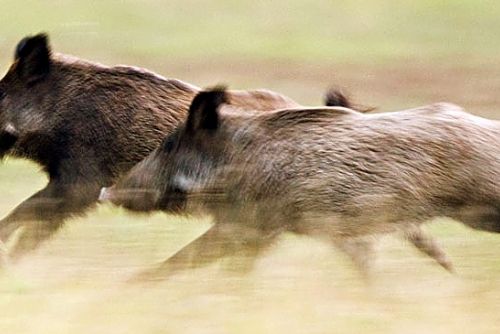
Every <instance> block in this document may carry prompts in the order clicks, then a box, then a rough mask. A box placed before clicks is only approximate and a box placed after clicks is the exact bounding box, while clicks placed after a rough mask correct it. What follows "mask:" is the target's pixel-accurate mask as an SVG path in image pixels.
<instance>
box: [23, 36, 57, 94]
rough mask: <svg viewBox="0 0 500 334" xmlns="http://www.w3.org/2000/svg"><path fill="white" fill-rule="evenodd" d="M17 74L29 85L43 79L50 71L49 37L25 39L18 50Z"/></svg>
mask: <svg viewBox="0 0 500 334" xmlns="http://www.w3.org/2000/svg"><path fill="white" fill-rule="evenodd" d="M15 59H16V61H17V67H16V68H17V72H18V74H19V76H20V77H21V78H22V79H23V80H25V81H26V82H27V83H28V85H31V84H34V83H35V82H37V81H39V80H41V79H43V78H44V77H45V75H47V74H48V73H49V70H50V47H49V44H48V36H47V35H46V34H38V35H35V36H29V37H25V38H23V39H22V40H21V41H20V42H19V44H18V45H17V48H16V54H15Z"/></svg>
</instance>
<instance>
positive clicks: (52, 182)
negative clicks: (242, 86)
mask: <svg viewBox="0 0 500 334" xmlns="http://www.w3.org/2000/svg"><path fill="white" fill-rule="evenodd" d="M198 91H199V89H198V88H197V87H195V86H193V85H190V84H187V83H184V82H181V81H179V80H175V79H167V78H164V77H161V76H159V75H157V74H155V73H152V72H149V71H147V70H144V69H140V68H136V67H129V66H115V67H108V66H104V65H100V64H97V63H93V62H89V61H84V60H80V59H77V58H75V57H70V56H66V55H63V54H56V53H52V52H51V50H50V46H49V43H48V38H47V36H46V35H45V34H40V35H36V36H33V37H26V38H24V39H23V40H22V41H20V43H19V44H18V46H17V48H16V50H15V57H14V62H13V64H12V66H11V67H10V68H9V70H8V72H7V73H6V75H5V76H4V77H3V79H1V81H0V159H1V158H2V157H4V156H6V155H9V156H13V157H19V158H25V159H30V160H32V161H34V162H36V163H38V164H39V165H40V166H41V167H42V168H43V171H44V172H45V173H46V174H47V175H48V178H49V182H48V184H47V185H46V187H45V188H43V189H41V190H40V191H38V192H37V193H36V194H34V195H33V196H31V197H30V198H28V199H27V200H26V201H24V202H23V203H21V204H20V205H19V206H18V207H16V208H15V209H14V210H13V211H12V212H11V213H10V214H8V215H7V216H6V217H5V218H3V219H2V220H1V221H0V244H1V241H6V240H7V239H8V238H9V236H11V234H12V233H13V232H14V231H15V230H16V229H18V228H19V227H21V226H23V227H24V229H23V230H22V234H21V235H20V238H19V241H18V243H17V244H16V245H15V246H14V247H13V249H11V250H10V255H11V257H13V258H16V257H19V256H20V255H21V254H23V253H25V252H26V251H28V250H31V249H33V248H36V247H37V246H38V245H39V244H40V243H41V242H42V241H43V240H45V239H46V238H48V237H49V236H50V235H52V234H53V233H54V232H55V231H56V230H58V229H59V228H60V227H61V226H62V224H63V222H64V221H65V220H67V219H68V218H69V217H71V216H74V215H80V214H83V213H85V212H87V211H88V209H89V208H91V207H92V206H93V205H94V204H95V203H96V202H97V197H98V194H99V190H100V188H101V187H103V186H106V185H111V184H113V183H114V182H115V181H116V180H117V178H118V177H119V176H120V175H122V174H124V173H126V172H127V171H128V170H129V169H130V168H131V167H132V166H134V165H135V164H136V163H138V162H139V161H141V160H142V159H143V158H145V157H146V156H147V155H148V154H149V153H150V152H151V151H153V149H155V148H156V147H157V146H158V145H159V144H160V143H161V141H162V139H163V138H164V137H165V136H166V135H169V134H171V133H172V132H174V130H175V129H176V128H177V126H178V125H179V124H181V123H182V122H184V121H185V119H186V115H187V111H188V108H189V105H190V103H191V100H192V99H193V97H194V96H195V94H196V93H197V92H198ZM228 95H230V96H231V100H232V103H233V104H234V105H235V106H238V107H240V108H243V109H252V110H254V109H257V110H271V109H276V108H285V107H296V106H298V104H297V103H296V102H294V101H293V100H291V99H289V98H287V97H285V96H283V95H280V94H276V93H273V92H270V91H266V90H254V91H231V92H229V93H228ZM332 103H335V101H334V102H332Z"/></svg>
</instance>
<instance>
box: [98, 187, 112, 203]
mask: <svg viewBox="0 0 500 334" xmlns="http://www.w3.org/2000/svg"><path fill="white" fill-rule="evenodd" d="M112 193H113V187H102V188H101V192H100V193H99V202H109V201H111V199H112V198H113V195H112Z"/></svg>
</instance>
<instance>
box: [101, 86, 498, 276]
mask: <svg viewBox="0 0 500 334" xmlns="http://www.w3.org/2000/svg"><path fill="white" fill-rule="evenodd" d="M230 99H231V97H230V95H229V94H227V92H226V91H225V90H224V89H221V88H216V89H214V90H211V91H206V92H201V93H199V94H198V95H197V96H196V97H195V98H194V100H193V103H192V104H191V107H190V110H189V115H188V118H187V121H186V122H185V124H184V125H183V126H181V127H179V128H178V129H177V130H176V131H175V133H173V134H171V135H170V136H168V137H167V138H166V139H165V140H164V142H163V143H162V145H161V146H160V147H159V148H158V149H157V150H155V151H154V152H153V153H152V154H151V155H150V156H148V158H146V159H145V160H143V161H142V162H141V163H139V164H138V165H137V166H136V167H134V168H133V169H132V170H131V172H130V173H129V174H128V175H127V176H126V177H125V178H123V179H121V180H120V181H119V182H118V183H117V184H116V185H115V186H114V187H112V188H106V189H103V190H102V191H101V198H102V199H106V200H111V201H112V202H114V203H115V204H117V205H122V206H124V207H126V208H128V209H131V210H136V211H149V210H164V211H167V212H182V213H187V214H205V213H208V214H211V215H212V216H213V217H214V222H215V224H214V225H213V227H212V228H210V229H209V230H208V231H207V232H206V233H205V234H204V235H202V236H201V237H200V238H198V239H197V240H195V241H193V242H192V243H191V244H190V245H188V246H186V247H185V248H184V249H182V250H180V251H179V252H178V253H177V254H175V255H174V256H173V257H171V258H170V259H168V260H167V261H165V262H164V263H163V264H162V266H161V267H160V268H159V269H157V270H155V271H153V272H151V273H147V274H146V277H151V278H154V277H158V278H162V277H165V276H167V275H169V274H170V273H173V272H176V271H177V270H181V269H184V268H185V267H186V266H201V265H203V264H206V263H210V262H211V261H213V260H215V259H218V258H220V257H223V256H226V255H231V254H234V253H236V252H239V251H243V250H246V249H248V248H251V249H252V252H258V251H260V250H262V249H265V248H266V247H267V246H268V245H270V244H271V243H272V242H273V240H274V239H275V238H276V236H278V235H279V234H280V233H281V232H283V231H291V232H294V233H298V234H305V235H310V236H313V237H317V238H322V239H326V240H328V241H329V242H331V243H332V244H333V245H336V246H338V247H339V248H340V249H342V250H344V251H346V252H347V253H348V254H349V255H351V257H352V258H353V260H355V262H356V263H357V264H359V265H361V266H362V265H363V264H364V262H365V261H366V259H367V257H368V256H369V254H370V252H371V251H370V242H366V241H365V240H366V238H365V237H367V236H373V235H378V234H384V233H392V232H395V231H403V232H404V233H407V234H409V235H411V234H413V233H416V234H417V235H420V234H419V233H420V232H419V231H420V225H421V224H422V223H425V222H428V221H430V220H431V219H433V218H435V217H451V218H453V219H455V220H458V221H460V222H462V223H464V224H466V225H468V226H471V227H473V228H477V229H481V230H486V231H491V232H499V231H500V123H499V122H498V121H493V120H487V119H484V118H480V117H477V116H473V115H471V114H468V113H466V112H464V111H463V110H462V109H460V108H459V107H457V106H455V105H452V104H446V103H440V104H433V105H429V106H425V107H421V108H417V109H412V110H405V111H399V112H392V113H379V114H364V113H359V112H356V111H353V110H350V109H346V108H328V107H319V108H292V109H282V110H276V111H272V112H267V113H257V112H241V111H240V110H237V109H235V108H234V107H231V106H228V105H226V104H225V103H227V102H229V101H230ZM416 239H419V237H417V238H416ZM368 240H369V238H368ZM422 243H423V244H426V243H428V240H427V241H426V240H423V241H422ZM431 243H432V240H431ZM423 247H424V248H425V247H426V246H423ZM433 251H436V248H433V247H431V250H430V251H428V253H429V255H431V256H434V257H439V256H444V254H432V252H433ZM437 251H438V252H439V250H437ZM437 260H438V261H439V259H437ZM442 265H443V266H445V265H444V264H442Z"/></svg>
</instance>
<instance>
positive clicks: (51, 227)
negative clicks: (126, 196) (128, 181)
mask: <svg viewBox="0 0 500 334" xmlns="http://www.w3.org/2000/svg"><path fill="white" fill-rule="evenodd" d="M94 188H95V189H94ZM74 189H77V190H74ZM98 193H99V187H98V186H95V187H92V186H91V187H89V186H88V185H84V186H73V187H72V188H71V189H68V188H67V187H64V186H61V185H59V184H57V183H56V182H50V183H49V184H48V185H47V186H46V187H45V188H44V189H42V190H41V191H39V192H37V193H36V194H34V195H33V196H31V197H30V198H28V199H27V200H25V201H24V202H23V203H21V204H20V205H19V206H18V207H16V208H15V209H14V211H12V212H11V213H10V214H9V215H8V216H7V217H5V218H4V219H3V220H2V221H0V239H1V240H2V241H6V240H7V239H8V238H9V237H10V235H11V234H12V233H13V232H14V231H16V230H17V229H18V228H19V227H23V230H22V232H21V234H20V236H19V239H18V242H17V243H16V244H15V245H14V247H13V249H12V250H11V251H10V252H9V255H10V256H11V257H12V258H19V257H20V256H22V255H23V254H24V253H26V252H28V251H31V250H34V249H35V248H37V247H38V246H39V245H40V244H41V243H42V242H43V241H45V240H46V239H48V238H49V237H50V236H51V235H53V234H54V233H55V232H56V231H57V230H58V229H59V228H60V227H61V226H62V225H63V222H64V220H65V219H67V218H69V217H71V216H72V215H75V214H80V213H83V212H84V211H85V209H86V208H88V207H89V206H90V205H91V204H93V203H94V202H96V200H95V199H96V198H97V194H98Z"/></svg>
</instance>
